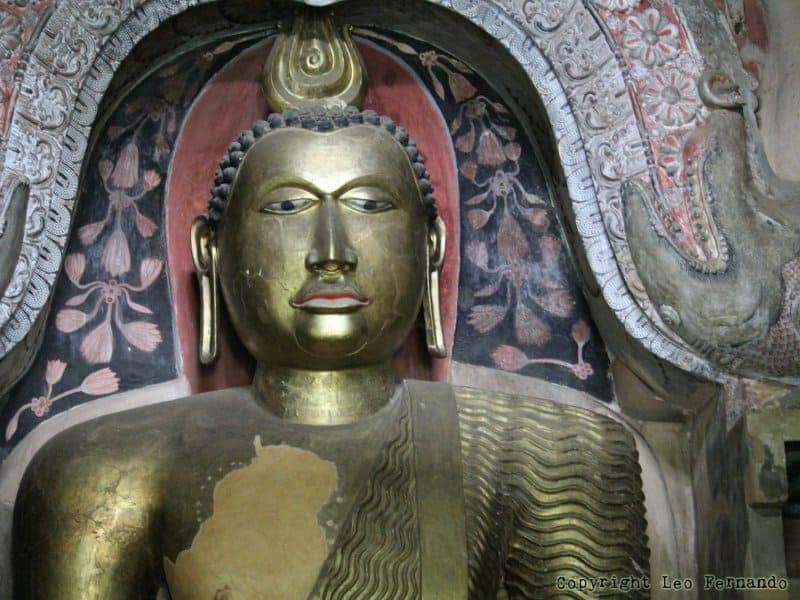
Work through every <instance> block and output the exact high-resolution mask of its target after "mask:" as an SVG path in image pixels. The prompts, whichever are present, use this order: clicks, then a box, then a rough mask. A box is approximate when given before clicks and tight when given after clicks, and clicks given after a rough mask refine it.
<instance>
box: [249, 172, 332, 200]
mask: <svg viewBox="0 0 800 600" xmlns="http://www.w3.org/2000/svg"><path fill="white" fill-rule="evenodd" d="M288 187H294V188H298V189H301V190H303V191H305V192H309V193H310V194H312V195H313V196H315V197H316V198H322V197H324V196H325V192H323V191H322V190H321V189H319V188H318V187H317V186H315V185H314V184H313V183H311V182H310V181H307V180H305V179H303V178H302V177H297V176H296V175H293V174H290V173H279V174H278V175H276V176H275V177H271V178H270V179H269V181H267V182H266V183H264V185H262V186H261V187H260V188H258V194H259V196H262V197H263V196H264V195H265V194H269V193H270V192H272V191H275V190H279V189H281V188H288Z"/></svg>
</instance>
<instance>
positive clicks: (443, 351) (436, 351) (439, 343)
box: [422, 217, 447, 358]
mask: <svg viewBox="0 0 800 600" xmlns="http://www.w3.org/2000/svg"><path fill="white" fill-rule="evenodd" d="M446 235H447V232H446V230H445V226H444V221H442V219H441V217H436V220H435V221H433V223H431V225H430V226H429V229H428V275H427V277H426V281H425V297H424V298H423V300H422V310H423V312H424V314H425V341H426V343H427V345H428V352H430V353H431V356H435V357H436V358H444V357H446V356H447V348H446V347H445V343H444V327H443V326H442V307H441V302H440V299H439V276H440V275H441V273H442V265H443V264H444V245H445V240H446Z"/></svg>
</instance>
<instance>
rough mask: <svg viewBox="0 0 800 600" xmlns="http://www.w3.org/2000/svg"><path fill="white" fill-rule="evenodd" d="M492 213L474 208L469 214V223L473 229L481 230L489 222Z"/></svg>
mask: <svg viewBox="0 0 800 600" xmlns="http://www.w3.org/2000/svg"><path fill="white" fill-rule="evenodd" d="M491 216H492V213H490V212H488V211H485V210H483V209H480V208H473V209H472V210H470V211H468V212H467V221H469V224H470V225H471V226H472V228H473V229H480V228H482V227H483V226H484V225H486V223H488V222H489V217H491Z"/></svg>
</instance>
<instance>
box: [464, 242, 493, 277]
mask: <svg viewBox="0 0 800 600" xmlns="http://www.w3.org/2000/svg"><path fill="white" fill-rule="evenodd" d="M466 253H467V258H468V259H470V260H471V261H472V262H474V263H475V264H476V265H477V266H479V267H480V268H481V269H483V270H486V269H488V268H489V252H488V250H487V249H486V244H485V243H484V242H470V243H468V244H467V248H466Z"/></svg>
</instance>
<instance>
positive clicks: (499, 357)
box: [492, 345, 528, 371]
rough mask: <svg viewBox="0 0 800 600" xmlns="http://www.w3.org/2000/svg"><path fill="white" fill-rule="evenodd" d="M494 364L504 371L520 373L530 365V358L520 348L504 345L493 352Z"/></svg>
mask: <svg viewBox="0 0 800 600" xmlns="http://www.w3.org/2000/svg"><path fill="white" fill-rule="evenodd" d="M492 360H493V361H494V364H496V365H497V366H498V367H500V368H501V369H503V370H504V371H519V370H520V369H521V368H522V367H524V366H525V365H526V364H528V357H527V356H526V355H525V353H524V352H523V351H522V350H520V349H519V348H515V347H514V346H508V345H503V346H500V347H499V348H497V350H495V351H494V352H492Z"/></svg>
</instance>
